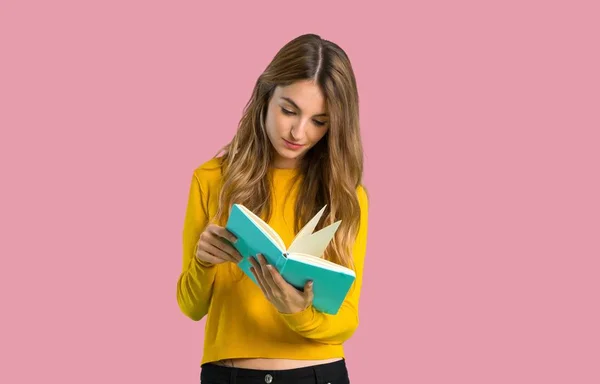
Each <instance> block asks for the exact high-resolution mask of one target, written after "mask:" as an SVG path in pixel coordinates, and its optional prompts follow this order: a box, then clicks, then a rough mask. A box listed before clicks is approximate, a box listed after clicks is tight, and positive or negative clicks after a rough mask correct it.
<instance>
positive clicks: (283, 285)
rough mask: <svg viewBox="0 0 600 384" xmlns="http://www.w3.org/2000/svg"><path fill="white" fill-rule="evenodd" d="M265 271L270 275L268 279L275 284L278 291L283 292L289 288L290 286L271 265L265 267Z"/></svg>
mask: <svg viewBox="0 0 600 384" xmlns="http://www.w3.org/2000/svg"><path fill="white" fill-rule="evenodd" d="M267 270H268V272H269V275H270V279H271V280H272V281H273V283H274V284H276V285H277V286H278V287H279V289H280V290H282V291H284V290H286V289H288V288H289V287H290V284H289V283H288V282H287V281H285V279H284V278H283V277H282V276H281V274H280V273H279V271H278V270H277V269H275V267H273V266H272V265H267Z"/></svg>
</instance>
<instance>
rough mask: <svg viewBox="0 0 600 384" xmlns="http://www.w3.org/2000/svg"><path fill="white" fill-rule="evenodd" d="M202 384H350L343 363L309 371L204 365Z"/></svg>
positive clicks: (318, 366)
mask: <svg viewBox="0 0 600 384" xmlns="http://www.w3.org/2000/svg"><path fill="white" fill-rule="evenodd" d="M200 383H201V384H280V383H283V384H349V383H350V379H349V377H348V370H347V368H346V361H345V360H339V361H335V362H333V363H326V364H320V365H313V366H310V367H303V368H294V369H283V370H261V369H246V368H232V367H224V366H221V365H215V364H210V363H208V364H204V365H203V366H202V370H201V373H200Z"/></svg>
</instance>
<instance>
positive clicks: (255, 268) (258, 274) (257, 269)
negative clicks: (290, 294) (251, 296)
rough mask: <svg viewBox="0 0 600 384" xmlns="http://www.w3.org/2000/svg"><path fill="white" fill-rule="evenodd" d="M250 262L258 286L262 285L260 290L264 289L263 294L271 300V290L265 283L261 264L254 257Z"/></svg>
mask: <svg viewBox="0 0 600 384" xmlns="http://www.w3.org/2000/svg"><path fill="white" fill-rule="evenodd" d="M250 263H251V264H252V266H251V267H250V271H251V272H252V274H253V275H254V278H255V279H256V281H257V283H258V286H259V287H260V290H261V291H263V294H264V295H265V296H267V298H268V299H269V300H270V299H271V291H270V289H269V288H268V287H267V285H266V284H265V281H264V278H263V274H262V272H261V267H260V265H259V264H258V263H257V262H256V260H255V259H254V257H250Z"/></svg>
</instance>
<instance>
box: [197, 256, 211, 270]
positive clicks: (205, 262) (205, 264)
mask: <svg viewBox="0 0 600 384" xmlns="http://www.w3.org/2000/svg"><path fill="white" fill-rule="evenodd" d="M194 258H195V259H196V263H198V264H199V265H200V266H202V267H204V268H210V267H212V266H214V264H212V263H209V262H208V261H204V260H202V259H200V258H199V257H198V256H195V257H194Z"/></svg>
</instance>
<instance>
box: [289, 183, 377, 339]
mask: <svg viewBox="0 0 600 384" xmlns="http://www.w3.org/2000/svg"><path fill="white" fill-rule="evenodd" d="M358 199H359V203H360V210H361V219H360V227H359V231H358V234H357V237H356V241H355V243H354V246H353V255H352V256H353V261H354V270H355V273H356V279H355V281H354V284H353V286H352V287H351V289H350V291H349V292H348V295H347V296H346V299H345V300H344V302H343V303H342V306H341V307H340V310H339V311H338V313H337V314H335V315H330V314H326V313H323V312H319V311H318V310H316V309H315V308H314V307H313V306H312V305H311V306H309V307H308V308H306V309H305V310H304V311H301V312H298V313H292V314H286V313H282V314H281V316H282V317H283V319H284V321H285V322H286V323H287V325H288V326H289V327H290V328H291V329H292V330H294V331H295V332H297V333H299V334H300V335H302V336H304V337H306V338H308V339H312V340H315V341H319V342H322V343H325V344H342V343H344V342H345V341H346V340H348V339H349V338H350V337H351V336H352V335H353V334H354V331H356V329H357V327H358V302H359V299H360V293H361V288H362V278H363V267H364V261H365V253H366V245H367V225H368V199H367V195H366V192H365V190H364V189H363V188H362V187H361V188H359V189H358Z"/></svg>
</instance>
